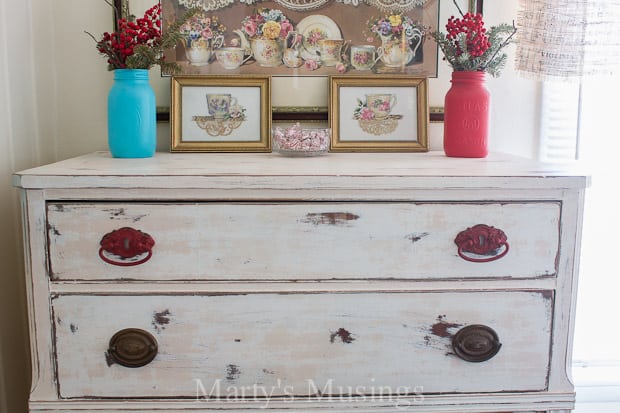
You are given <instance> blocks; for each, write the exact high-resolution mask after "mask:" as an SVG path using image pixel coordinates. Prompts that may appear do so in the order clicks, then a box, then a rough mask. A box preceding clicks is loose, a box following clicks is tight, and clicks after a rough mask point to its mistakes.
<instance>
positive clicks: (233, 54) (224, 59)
mask: <svg viewBox="0 0 620 413" xmlns="http://www.w3.org/2000/svg"><path fill="white" fill-rule="evenodd" d="M244 56H245V49H243V48H242V47H221V48H219V49H216V50H215V58H216V59H217V61H218V62H220V63H221V65H222V66H223V67H224V69H237V68H238V67H239V66H241V65H242V64H244V63H245V62H247V61H248V60H249V59H250V58H251V57H252V54H251V53H250V54H249V55H248V56H247V57H246V58H244Z"/></svg>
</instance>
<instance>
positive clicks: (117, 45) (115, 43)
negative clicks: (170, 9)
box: [86, 3, 198, 73]
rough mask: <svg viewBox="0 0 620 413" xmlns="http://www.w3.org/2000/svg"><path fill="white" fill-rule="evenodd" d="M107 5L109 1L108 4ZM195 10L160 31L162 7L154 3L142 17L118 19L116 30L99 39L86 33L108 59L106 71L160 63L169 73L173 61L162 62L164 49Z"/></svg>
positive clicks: (174, 68)
mask: <svg viewBox="0 0 620 413" xmlns="http://www.w3.org/2000/svg"><path fill="white" fill-rule="evenodd" d="M108 4H110V3H108ZM197 12H198V9H190V10H189V11H188V12H186V13H185V15H184V16H183V17H182V19H181V20H180V21H177V22H175V23H173V24H172V25H170V27H169V28H168V29H167V31H166V33H164V34H162V30H161V29H162V27H161V6H160V4H159V3H158V4H156V5H155V6H153V7H151V8H150V9H148V10H147V11H146V12H145V13H144V16H143V17H141V18H138V19H134V18H133V16H132V17H131V18H129V19H127V18H120V19H118V20H117V21H116V27H117V30H116V31H115V32H112V33H108V32H105V33H103V36H102V37H101V40H97V39H96V38H95V37H94V36H93V35H92V34H90V33H89V32H86V33H87V34H88V35H89V36H90V37H92V38H93V40H95V42H96V47H97V51H98V52H99V53H100V54H102V55H103V56H105V57H106V58H107V62H108V70H115V69H150V68H151V67H152V66H154V65H159V66H161V68H162V70H163V71H165V72H168V73H175V72H176V71H178V67H177V65H176V64H175V63H167V62H166V61H165V56H164V50H166V49H172V48H174V47H175V46H176V44H177V42H178V41H179V40H180V39H181V37H182V36H181V34H180V31H179V28H180V26H181V25H182V24H184V23H185V22H186V21H187V20H188V19H190V18H191V17H192V16H193V15H194V14H196V13H197Z"/></svg>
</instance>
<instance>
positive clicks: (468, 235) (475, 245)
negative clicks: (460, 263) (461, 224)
mask: <svg viewBox="0 0 620 413" xmlns="http://www.w3.org/2000/svg"><path fill="white" fill-rule="evenodd" d="M454 243H455V244H456V245H457V246H458V248H459V249H458V252H459V257H461V258H463V259H464V260H466V261H471V262H489V261H495V260H499V259H500V258H502V257H503V256H504V255H506V254H508V249H509V246H508V237H506V234H505V233H504V231H502V230H501V229H497V228H494V227H491V226H488V225H484V224H478V225H474V226H473V227H471V228H467V229H466V230H465V231H461V232H460V233H459V234H458V235H457V236H456V238H455V239H454ZM466 253H470V254H476V255H482V256H485V257H484V258H478V257H472V256H469V255H466Z"/></svg>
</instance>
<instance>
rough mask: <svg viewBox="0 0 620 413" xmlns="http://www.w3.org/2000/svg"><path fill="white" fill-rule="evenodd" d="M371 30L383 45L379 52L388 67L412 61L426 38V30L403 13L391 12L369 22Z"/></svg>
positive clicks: (403, 64)
mask: <svg viewBox="0 0 620 413" xmlns="http://www.w3.org/2000/svg"><path fill="white" fill-rule="evenodd" d="M369 24H370V32H371V33H373V34H374V35H375V36H376V37H377V38H378V39H379V40H381V46H379V47H378V48H377V53H378V54H379V55H380V56H381V61H382V62H383V64H384V65H385V66H387V67H401V66H405V65H408V64H409V63H411V61H412V60H413V58H414V57H415V55H416V52H417V51H418V49H419V48H420V45H421V44H422V40H423V39H424V32H423V31H422V30H421V28H420V27H418V26H417V25H416V24H415V22H414V21H413V20H412V19H411V18H410V17H409V16H406V15H403V14H399V13H396V14H391V15H386V16H383V17H381V18H379V19H377V20H374V21H371V22H369Z"/></svg>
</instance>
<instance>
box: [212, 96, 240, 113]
mask: <svg viewBox="0 0 620 413" xmlns="http://www.w3.org/2000/svg"><path fill="white" fill-rule="evenodd" d="M235 105H237V98H235V97H231V95H230V94H229V93H208V94H207V108H208V109H209V115H211V116H213V117H214V118H215V119H224V118H225V117H226V115H228V113H229V111H230V107H231V106H235Z"/></svg>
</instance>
